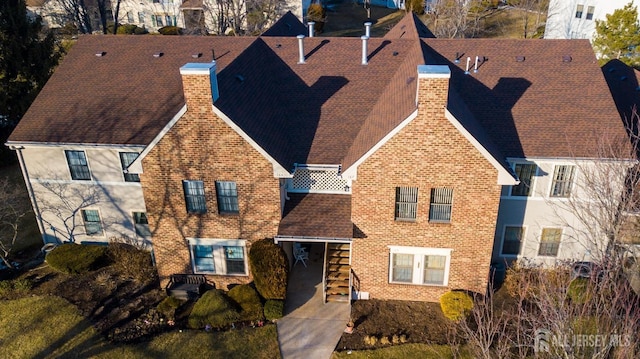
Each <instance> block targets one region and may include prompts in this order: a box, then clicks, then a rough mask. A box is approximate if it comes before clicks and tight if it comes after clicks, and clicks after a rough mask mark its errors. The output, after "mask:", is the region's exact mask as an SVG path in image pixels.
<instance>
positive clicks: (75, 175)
mask: <svg viewBox="0 0 640 359" xmlns="http://www.w3.org/2000/svg"><path fill="white" fill-rule="evenodd" d="M64 153H65V154H66V156H67V163H68V164H69V171H70V172H71V179H74V180H82V181H90V180H91V173H90V172H89V164H88V163H87V157H86V155H85V154H84V151H64Z"/></svg>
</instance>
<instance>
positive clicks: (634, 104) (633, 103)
mask: <svg viewBox="0 0 640 359" xmlns="http://www.w3.org/2000/svg"><path fill="white" fill-rule="evenodd" d="M602 73H603V74H604V78H605V79H606V81H607V84H608V85H609V90H610V91H611V94H612V95H613V100H614V101H615V103H616V107H617V108H618V112H619V113H620V118H622V119H623V122H625V123H628V124H629V126H637V124H634V123H632V122H633V116H634V112H635V113H639V111H640V71H638V70H636V69H634V68H633V67H631V66H629V65H627V64H625V63H624V62H622V61H620V60H611V61H609V62H607V63H606V64H605V65H604V66H602ZM636 121H637V119H636ZM629 128H631V127H629Z"/></svg>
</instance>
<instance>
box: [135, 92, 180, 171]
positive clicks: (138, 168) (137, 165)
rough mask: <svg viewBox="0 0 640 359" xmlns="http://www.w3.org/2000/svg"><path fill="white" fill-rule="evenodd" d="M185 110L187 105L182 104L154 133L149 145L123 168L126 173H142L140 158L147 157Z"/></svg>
mask: <svg viewBox="0 0 640 359" xmlns="http://www.w3.org/2000/svg"><path fill="white" fill-rule="evenodd" d="M186 112H187V105H186V104H185V105H184V106H182V108H181V109H180V111H178V113H177V114H176V115H175V116H173V118H172V119H171V121H169V123H167V124H166V125H165V126H164V128H163V129H162V130H161V131H160V133H158V135H156V137H155V138H154V139H153V140H152V141H151V143H149V145H148V146H147V147H146V148H145V149H144V150H143V151H142V152H141V153H140V155H139V156H138V158H136V159H135V161H133V162H132V163H131V164H130V165H129V167H128V168H127V169H126V170H125V172H126V173H144V171H143V169H142V160H143V159H144V158H145V157H147V154H148V153H149V152H151V150H152V149H153V148H154V147H156V145H157V144H158V142H160V140H161V139H162V138H163V137H164V135H166V134H167V133H168V132H169V130H170V129H171V128H172V127H173V126H174V125H175V124H176V122H178V120H179V119H180V118H181V117H182V116H183V115H184V114H185V113H186Z"/></svg>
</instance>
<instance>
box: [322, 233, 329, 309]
mask: <svg viewBox="0 0 640 359" xmlns="http://www.w3.org/2000/svg"><path fill="white" fill-rule="evenodd" d="M328 252H329V243H328V242H324V261H323V264H322V300H323V301H324V303H326V302H327V285H328V284H329V281H328V280H327V265H328V264H327V258H328Z"/></svg>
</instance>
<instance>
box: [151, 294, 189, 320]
mask: <svg viewBox="0 0 640 359" xmlns="http://www.w3.org/2000/svg"><path fill="white" fill-rule="evenodd" d="M182 304H184V301H183V300H181V299H178V298H176V297H172V296H170V297H166V298H164V299H163V300H162V301H161V302H160V303H159V304H158V306H157V307H156V310H157V311H158V313H160V314H162V315H163V316H164V317H165V318H167V320H174V319H175V316H176V309H178V308H180V306H181V305H182Z"/></svg>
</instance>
